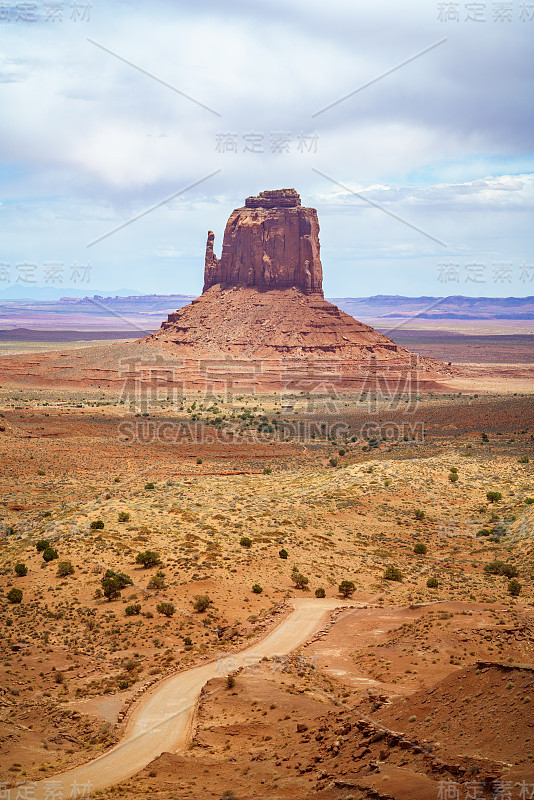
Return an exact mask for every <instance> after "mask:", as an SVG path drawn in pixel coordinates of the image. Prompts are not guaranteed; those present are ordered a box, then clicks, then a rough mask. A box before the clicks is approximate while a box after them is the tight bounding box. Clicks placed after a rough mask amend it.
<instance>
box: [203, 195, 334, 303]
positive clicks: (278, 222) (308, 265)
mask: <svg viewBox="0 0 534 800" xmlns="http://www.w3.org/2000/svg"><path fill="white" fill-rule="evenodd" d="M213 241H214V234H213V232H212V231H209V233H208V242H207V245H206V261H205V271H204V291H206V290H207V289H209V288H210V287H211V286H215V285H217V284H220V285H221V286H223V287H226V286H254V287H255V288H256V289H260V290H263V289H287V288H291V287H292V286H295V287H297V288H298V289H300V290H301V291H302V292H304V294H320V295H321V296H322V294H323V288H322V287H323V271H322V267H321V259H320V255H319V250H320V247H319V220H318V219H317V211H316V210H315V209H314V208H304V207H302V206H301V204H300V197H299V195H298V194H297V192H296V191H295V190H294V189H279V190H275V191H266V192H261V193H260V194H259V196H258V197H248V198H247V199H246V201H245V206H244V207H243V208H237V209H236V210H235V211H233V212H232V214H231V215H230V219H229V220H228V222H227V224H226V229H225V231H224V239H223V248H222V255H221V258H220V259H218V258H217V257H216V256H215V254H214V252H213Z"/></svg>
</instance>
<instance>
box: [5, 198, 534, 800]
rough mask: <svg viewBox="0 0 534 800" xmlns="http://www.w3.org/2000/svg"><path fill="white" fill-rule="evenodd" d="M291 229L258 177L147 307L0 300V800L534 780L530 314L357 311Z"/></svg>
mask: <svg viewBox="0 0 534 800" xmlns="http://www.w3.org/2000/svg"><path fill="white" fill-rule="evenodd" d="M318 230H319V228H318V221H317V214H316V212H315V210H314V209H310V208H305V207H303V206H302V205H301V201H300V197H299V195H298V194H297V193H296V191H295V190H278V191H266V192H262V193H261V194H260V195H258V196H256V197H250V198H247V201H246V203H245V206H243V207H242V208H239V209H236V210H235V211H234V212H233V213H232V214H231V216H230V219H229V221H228V224H227V226H226V230H225V235H224V242H223V247H222V255H221V258H220V259H219V258H217V256H216V255H215V252H214V239H215V237H214V234H213V233H212V232H210V233H209V235H208V243H207V248H206V261H205V283H204V292H203V294H202V295H201V296H200V297H199V298H198V299H194V300H193V302H190V303H189V302H188V299H189V298H186V297H184V299H183V302H181V303H180V304H177V303H176V304H175V306H176V305H179V307H178V310H173V311H170V312H169V313H168V319H167V321H165V322H163V323H162V324H161V327H159V328H158V327H157V325H150V322H149V317H148V316H146V314H151V315H152V316H151V317H150V319H153V318H154V317H153V315H154V314H155V315H156V316H157V318H158V320H159V322H161V313H160V311H159V310H158V309H160V308H161V306H158V305H157V303H159V302H160V301H159V300H158V299H157V298H154V299H153V300H151V301H150V302H148V301H147V302H146V303H145V305H144V306H143V308H144V309H145V311H146V314H145V316H144V317H143V316H142V315H140V316H138V317H136V318H137V319H138V322H137V323H136V325H135V328H134V333H133V334H132V333H130V334H129V335H128V324H130V323H131V321H132V315H133V316H135V315H134V314H133V311H132V310H131V308H130V307H128V308H129V310H128V309H126V310H124V309H123V311H121V312H118V311H117V312H116V313H115V314H114V319H116V320H118V323H117V324H116V325H109V324H107V322H109V320H107V318H106V317H104V319H105V320H106V322H104V323H103V322H102V319H100V322H98V320H96V319H95V317H94V316H93V317H91V321H90V322H88V324H87V325H85V326H84V328H83V331H82V333H81V334H79V333H77V332H76V327H75V326H76V324H78V325H79V324H80V320H82V321H83V319H85V317H83V314H82V316H79V317H77V319H76V321H75V322H73V321H72V319H71V321H70V323H69V324H66V325H65V326H61V324H59V325H58V322H57V320H58V316H57V315H56V310H54V311H52V312H51V315H52V316H51V317H48V318H47V317H46V313H45V311H43V324H42V325H41V323H38V324H37V325H36V326H35V328H34V329H33V331H32V330H29V331H28V328H29V327H30V326H28V325H27V324H26V321H25V320H24V319H23V318H22V317H21V318H19V322H18V323H17V324H18V325H19V328H17V327H14V328H8V326H7V324H4V320H3V321H2V326H3V328H4V330H3V331H2V332H1V333H2V334H3V336H2V342H3V343H4V344H3V348H4V350H3V352H2V353H1V357H0V406H1V413H0V442H1V450H0V459H1V472H0V481H1V487H2V491H1V505H0V524H1V530H0V534H1V538H0V553H1V566H0V573H1V575H2V598H1V602H0V615H1V639H0V649H1V653H2V659H1V667H0V670H1V680H0V741H1V743H2V747H1V749H0V782H1V783H2V787H3V788H2V792H3V795H2V796H3V797H4V798H6V800H7V799H8V798H9V800H15V798H17V800H18V798H22V797H26V798H44V799H45V800H52V798H58V800H63V798H65V800H66V798H73V800H75V798H76V797H86V798H89V796H91V797H95V798H102V799H104V798H106V799H107V798H117V797H118V798H121V797H128V798H134V799H135V800H137V799H138V800H144V798H146V797H151V798H152V797H156V798H161V800H178V799H179V798H184V799H185V798H203V799H204V798H206V799H207V798H214V799H215V800H222V798H225V800H232V798H233V799H234V800H245V798H265V800H268V799H269V800H271V799H272V800H275V798H289V797H291V798H302V800H304V799H305V798H306V799H308V798H310V799H311V798H324V800H349V799H350V798H352V799H353V800H363V799H364V798H383V799H384V800H386V799H391V798H393V799H394V800H408V798H409V799H410V800H427V798H428V800H430V798H435V799H436V800H439V798H461V800H464V798H465V800H467V799H468V798H502V800H505V798H513V800H525V799H526V798H529V797H532V796H533V795H534V713H533V709H534V705H533V703H534V638H533V634H534V544H533V536H532V533H533V529H534V480H533V473H532V458H533V443H534V404H533V397H532V388H531V387H532V377H533V369H534V367H533V365H532V359H531V357H530V356H531V352H532V350H531V347H532V345H531V337H532V335H534V332H533V331H532V330H531V322H529V313H530V312H529V311H528V310H527V311H525V306H524V304H523V306H521V309H520V310H519V311H518V310H517V308H515V307H514V313H513V314H511V315H510V318H509V319H507V320H503V319H502V314H501V318H495V317H494V316H492V314H491V311H488V307H487V306H486V307H485V308H484V310H483V313H482V314H481V315H480V316H478V317H477V315H476V314H472V312H469V314H468V315H467V316H468V317H469V320H468V321H466V320H465V315H463V312H462V311H461V309H460V311H458V307H459V301H457V302H456V305H455V304H454V302H452V301H453V300H454V298H453V299H452V300H450V301H447V303H446V304H445V305H447V312H445V311H443V313H442V316H437V317H436V318H434V315H433V314H432V315H431V316H432V319H431V320H430V322H429V321H428V320H427V319H425V316H424V312H421V309H420V308H418V309H416V310H415V311H413V310H412V312H410V313H408V321H407V322H406V321H403V318H402V315H401V314H399V316H398V318H395V319H396V323H394V324H391V322H390V318H391V308H390V306H389V305H388V303H389V302H390V301H388V300H387V298H386V300H384V299H382V300H381V301H380V302H381V303H382V305H385V306H386V307H385V308H382V307H381V313H380V314H378V312H376V309H375V311H374V312H373V313H376V314H377V318H376V319H375V318H373V316H372V314H369V315H368V317H367V319H368V320H369V321H370V320H371V319H372V321H373V325H371V324H367V322H359V321H357V320H356V319H354V318H353V317H352V316H350V315H349V313H347V312H345V311H343V310H340V308H339V307H338V306H337V305H333V304H332V303H330V302H327V301H326V300H325V299H324V297H323V292H322V267H321V260H320V255H319V238H318ZM215 241H216V239H215ZM371 300H372V299H371ZM130 301H131V302H133V301H132V300H131V299H130ZM130 301H129V302H130ZM117 302H119V301H117ZM120 302H124V303H126V301H120ZM162 302H163V304H165V298H163V300H162ZM339 302H340V305H341V304H342V303H341V301H339ZM97 303H98V304H99V311H98V313H99V314H100V311H101V308H100V307H101V306H105V305H106V302H105V301H102V302H101V299H100V300H98V301H97ZM71 305H76V306H83V303H72V304H71ZM109 305H110V304H109V303H108V306H109ZM357 305H358V303H356V301H352V306H353V307H355V306H357ZM360 305H361V304H360ZM375 305H376V301H375ZM349 306H350V303H349V302H348V301H347V302H346V307H347V309H348V310H352V309H350V308H349ZM392 307H393V308H395V304H393V306H392ZM17 308H18V309H19V311H20V313H22V310H21V309H22V306H21V304H20V303H19V304H18V306H17ZM91 308H94V304H93V305H92V306H91ZM451 308H452V311H451ZM455 308H456V311H455ZM82 310H83V309H82ZM17 313H18V312H17ZM76 313H78V312H76ZM143 313H145V312H143ZM354 313H356V312H354ZM514 314H515V315H516V316H515V318H514ZM129 315H130V316H129ZM158 315H159V316H158ZM448 315H449V316H448ZM451 315H452V316H451ZM59 316H61V315H59ZM504 316H506V315H504ZM30 317H31V315H30ZM378 317H379V319H378ZM47 319H48V323H47ZM87 319H88V317H87ZM459 319H461V322H459ZM123 323H125V324H124V325H123ZM47 324H48V330H49V331H53V334H50V333H49V334H48V335H47ZM69 325H70V330H71V331H74V332H73V333H70V334H69V333H68V331H69ZM73 325H74V327H73ZM130 330H131V327H130ZM17 331H18V332H17Z"/></svg>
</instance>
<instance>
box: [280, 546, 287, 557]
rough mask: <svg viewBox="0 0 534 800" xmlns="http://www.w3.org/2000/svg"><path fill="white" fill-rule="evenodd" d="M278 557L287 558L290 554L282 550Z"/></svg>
mask: <svg viewBox="0 0 534 800" xmlns="http://www.w3.org/2000/svg"><path fill="white" fill-rule="evenodd" d="M278 555H279V556H280V558H287V557H288V555H289V554H288V552H287V550H284V548H282V549H281V550H280V552H279V553H278Z"/></svg>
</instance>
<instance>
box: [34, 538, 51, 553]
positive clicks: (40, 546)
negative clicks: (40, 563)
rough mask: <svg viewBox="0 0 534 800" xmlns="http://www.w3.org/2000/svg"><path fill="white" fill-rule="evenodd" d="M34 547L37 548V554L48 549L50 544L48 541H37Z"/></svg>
mask: <svg viewBox="0 0 534 800" xmlns="http://www.w3.org/2000/svg"><path fill="white" fill-rule="evenodd" d="M35 546H36V548H37V552H38V553H42V552H43V551H44V550H48V548H49V547H50V542H49V541H48V539H39V541H38V542H37V544H36V545H35Z"/></svg>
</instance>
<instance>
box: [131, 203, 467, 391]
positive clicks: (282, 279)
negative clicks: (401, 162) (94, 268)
mask: <svg viewBox="0 0 534 800" xmlns="http://www.w3.org/2000/svg"><path fill="white" fill-rule="evenodd" d="M214 240H215V236H214V233H213V232H212V231H209V232H208V240H207V245H206V259H205V269H204V290H203V292H202V295H201V296H200V297H198V298H197V299H196V300H193V302H192V303H190V304H189V305H187V306H184V307H183V308H181V309H179V310H178V311H175V312H174V313H172V314H169V316H168V320H167V322H164V323H163V324H162V326H161V328H160V329H159V330H158V331H157V332H155V333H154V334H151V335H150V336H149V337H147V338H146V339H145V340H143V341H144V343H146V344H149V345H150V344H151V345H154V346H158V347H160V348H163V349H164V350H165V351H167V354H168V356H171V354H172V355H173V356H176V357H178V358H183V359H185V360H186V362H190V360H195V359H199V360H208V361H211V362H214V361H215V362H216V361H221V362H226V363H228V362H230V361H234V362H236V366H237V362H240V363H242V364H245V363H246V362H249V363H255V364H258V363H259V362H261V371H262V372H263V373H264V377H267V374H268V373H270V374H271V376H273V374H274V373H275V372H276V370H277V369H278V370H279V371H280V370H281V371H282V373H283V372H284V371H287V370H288V369H289V371H291V370H293V371H296V373H298V374H300V375H304V374H308V373H310V371H311V372H315V371H319V372H321V373H324V372H328V371H333V372H334V373H335V374H336V375H337V377H338V379H340V380H341V382H342V383H343V384H345V385H347V387H348V386H355V385H357V384H361V382H362V379H363V381H364V382H365V380H366V376H369V375H371V374H375V375H376V374H378V373H384V375H385V374H386V373H387V374H389V375H392V371H393V372H399V371H400V372H401V373H407V372H409V373H411V374H412V375H413V373H414V372H416V373H417V375H418V380H419V383H420V385H421V386H422V388H424V386H425V385H426V388H429V389H430V388H432V387H433V386H434V387H437V386H438V383H439V380H440V378H441V377H444V376H445V375H447V376H450V375H451V373H452V370H451V368H450V367H447V366H445V365H444V364H441V363H439V362H437V361H433V360H431V359H428V358H419V357H416V356H414V354H412V353H410V352H409V351H408V350H406V349H405V348H403V347H400V346H399V345H397V344H395V342H393V341H392V340H391V339H388V338H387V336H384V335H383V334H381V333H378V332H377V331H376V330H374V329H373V328H371V327H370V326H369V325H365V324H364V323H362V322H358V321H357V320H355V319H354V318H353V317H351V316H350V315H349V314H345V313H344V312H343V311H340V309H339V308H338V307H337V306H335V305H333V304H332V303H329V302H327V301H326V300H325V299H324V295H323V286H322V284H323V272H322V266H321V258H320V245H319V221H318V217H317V211H316V210H315V209H314V208H305V207H304V206H302V205H301V201H300V196H299V195H298V193H297V192H296V191H295V189H278V190H273V191H264V192H261V193H260V194H259V195H258V196H257V197H248V198H247V199H246V201H245V205H244V207H243V208H237V209H235V211H233V212H232V213H231V215H230V218H229V219H228V222H227V224H226V228H225V231H224V238H223V245H222V253H221V257H220V258H217V256H216V255H215V252H214Z"/></svg>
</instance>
